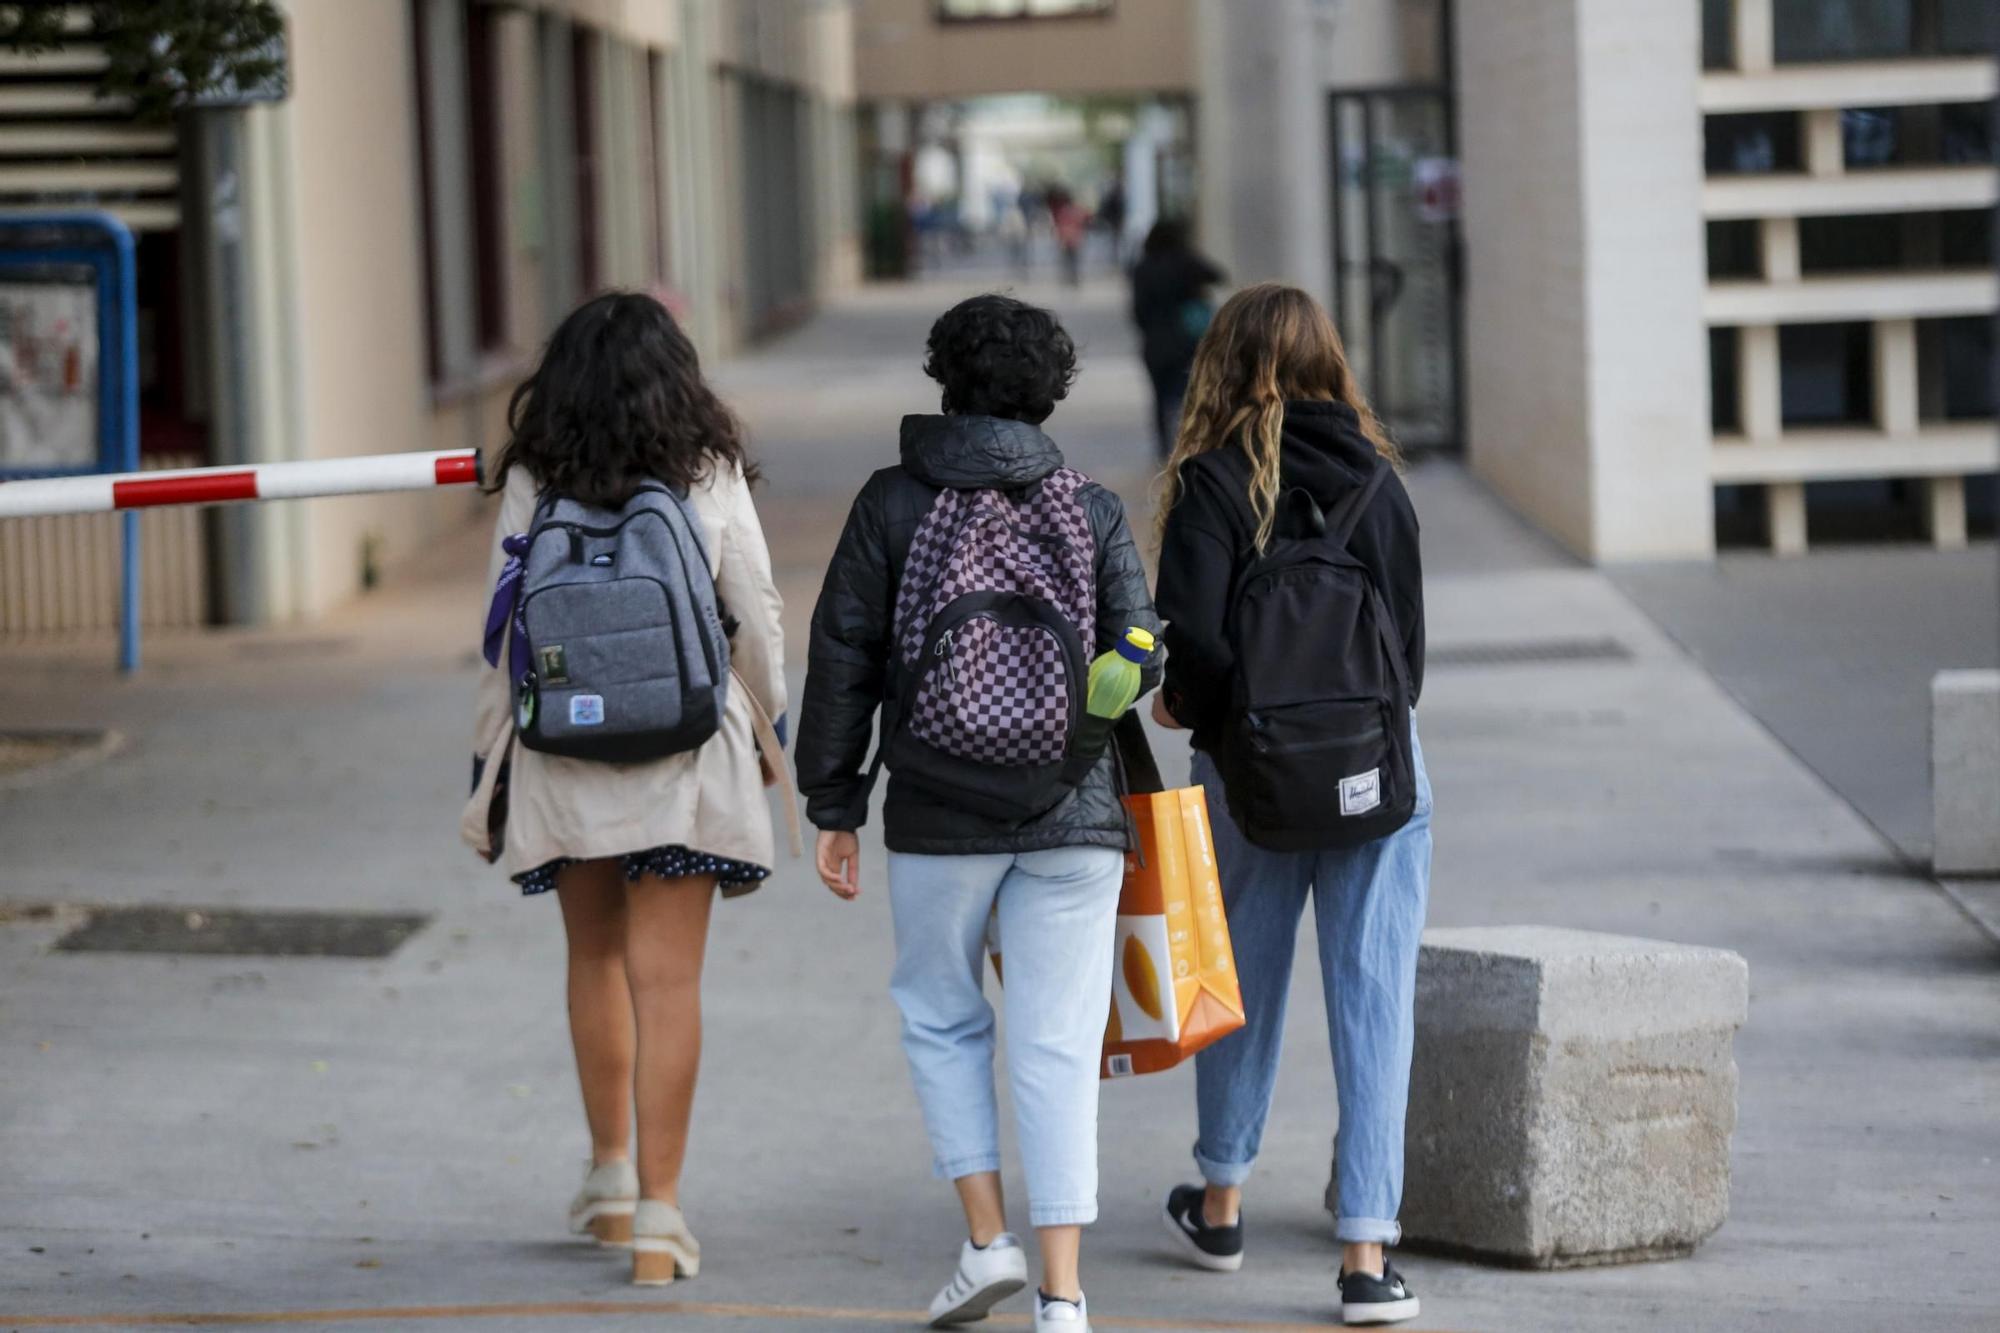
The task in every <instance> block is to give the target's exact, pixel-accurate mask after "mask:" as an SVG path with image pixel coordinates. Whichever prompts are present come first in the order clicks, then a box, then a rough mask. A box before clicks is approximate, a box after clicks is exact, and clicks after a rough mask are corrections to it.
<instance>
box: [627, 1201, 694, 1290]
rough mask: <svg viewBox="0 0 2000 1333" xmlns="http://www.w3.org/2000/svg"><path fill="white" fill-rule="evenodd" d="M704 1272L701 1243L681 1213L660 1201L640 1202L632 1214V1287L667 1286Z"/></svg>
mask: <svg viewBox="0 0 2000 1333" xmlns="http://www.w3.org/2000/svg"><path fill="white" fill-rule="evenodd" d="M699 1272H701V1242H700V1241H698V1240H696V1239H695V1238H694V1233H693V1232H691V1231H689V1230H688V1226H687V1219H686V1218H684V1217H682V1216H681V1210H680V1209H678V1208H676V1207H674V1206H673V1205H672V1204H670V1203H665V1202H663V1201H661V1200H659V1199H641V1200H639V1206H638V1209H637V1210H636V1211H635V1212H634V1213H633V1215H632V1285H633V1286H635V1287H664V1286H666V1285H667V1284H668V1283H670V1282H672V1281H673V1280H674V1279H675V1278H676V1277H693V1276H695V1275H696V1274H697V1273H699Z"/></svg>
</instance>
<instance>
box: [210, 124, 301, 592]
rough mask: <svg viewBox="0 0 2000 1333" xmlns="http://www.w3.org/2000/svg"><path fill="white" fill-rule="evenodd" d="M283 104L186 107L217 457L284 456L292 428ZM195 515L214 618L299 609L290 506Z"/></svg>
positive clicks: (260, 459) (292, 249) (293, 337)
mask: <svg viewBox="0 0 2000 1333" xmlns="http://www.w3.org/2000/svg"><path fill="white" fill-rule="evenodd" d="M290 114H291V111H290V108H289V107H288V106H287V105H286V104H284V103H277V104H275V105H270V106H259V107H252V108H231V109H226V110H212V111H199V112H193V113H190V118H191V121H192V123H193V124H194V125H195V127H196V130H195V133H196V136H197V141H198V145H199V146H198V148H197V150H196V153H195V158H196V161H197V169H196V172H195V175H194V180H193V181H191V182H189V187H188V193H187V197H188V198H190V199H191V200H196V201H199V206H200V207H201V208H202V210H203V214H202V218H201V222H200V224H199V234H200V236H201V239H202V244H201V255H200V268H201V271H202V281H203V282H204V284H205V286H206V291H205V294H204V299H203V302H202V304H203V307H204V309H205V311H206V313H207V316H208V320H209V328H208V333H207V338H206V341H207V343H208V346H209V347H210V348H211V356H210V370H211V375H212V382H211V384H210V386H209V393H210V402H211V408H212V420H211V438H210V456H211V458H212V460H213V461H214V462H216V463H218V464H224V463H272V462H281V461H284V460H287V459H292V458H296V457H297V456H298V449H299V447H300V442H301V440H302V439H303V438H304V431H303V430H302V428H301V424H302V423H301V421H300V407H299V400H298V379H297V376H298V356H299V328H298V311H297V307H296V300H297V292H298V254H297V249H296V241H297V231H296V226H295V214H294V212H293V192H294V179H293V174H292V172H293V159H292V153H291V143H290V119H289V117H290ZM207 521H208V522H209V523H210V524H211V527H210V532H211V534H212V536H213V540H214V543H215V550H216V554H217V576H218V577H217V593H218V608H217V609H218V611H219V613H220V615H221V618H222V619H223V620H224V621H225V622H226V623H229V624H239V625H256V624H272V623H275V622H279V621H284V620H288V619H291V618H292V617H294V616H296V615H298V614H300V613H301V611H302V610H303V599H304V589H303V585H304V580H305V571H306V569H307V561H306V559H305V555H304V532H303V528H302V525H303V523H304V522H305V518H304V516H303V515H301V514H299V513H298V512H297V511H296V509H295V508H294V507H293V506H290V505H243V506H239V507H235V508H230V509H223V510H218V511H216V512H215V513H213V514H212V515H210V516H209V518H208V520H207Z"/></svg>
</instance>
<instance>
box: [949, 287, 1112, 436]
mask: <svg viewBox="0 0 2000 1333" xmlns="http://www.w3.org/2000/svg"><path fill="white" fill-rule="evenodd" d="M925 351H926V353H927V355H926V356H925V357H924V374H926V375H928V376H930V377H931V378H932V379H934V380H936V381H937V382H938V383H939V384H941V385H943V386H944V410H945V411H946V412H949V413H954V414H959V413H964V414H971V415H976V416H988V417H1008V418H1010V419H1012V420H1015V421H1026V422H1028V423H1030V424H1032V425H1040V424H1041V423H1042V422H1044V421H1046V420H1048V416H1049V413H1051V412H1053V411H1055V410H1056V404H1057V403H1058V402H1059V401H1061V400H1062V399H1063V398H1064V397H1066V396H1067V395H1068V393H1069V386H1070V385H1071V384H1073V383H1074V382H1075V381H1076V345H1075V344H1074V343H1072V342H1071V341H1070V338H1069V334H1068V333H1066V332H1064V331H1063V326H1062V325H1061V324H1059V323H1058V322H1057V321H1056V317H1055V316H1054V315H1051V314H1050V313H1049V312H1048V311H1046V310H1043V309H1041V308H1039V307H1037V306H1031V305H1029V304H1027V303H1026V302H1025V301H1016V300H1015V299H1014V298H1013V297H1011V296H995V295H987V296H975V297H973V298H972V299H970V300H967V301H960V302H959V303H958V304H957V305H955V306H953V307H952V308H951V309H949V310H947V311H945V312H944V313H943V314H942V315H940V316H938V321H937V323H935V324H933V325H931V336H930V340H929V342H927V343H926V344H925Z"/></svg>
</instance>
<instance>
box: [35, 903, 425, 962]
mask: <svg viewBox="0 0 2000 1333" xmlns="http://www.w3.org/2000/svg"><path fill="white" fill-rule="evenodd" d="M429 920H430V918H429V917H428V916H417V915H401V914H396V913H389V912H261V911H243V910H239V909H236V908H217V909H210V908H189V907H100V908H93V909H92V910H91V913H90V919H89V920H88V921H86V922H84V923H83V924H82V925H80V926H78V927H77V928H76V929H75V930H72V931H71V932H69V934H67V935H65V936H63V937H62V938H61V939H59V940H57V941H56V946H55V947H56V948H57V949H60V950H61V951H63V952H64V953H177V954H235V955H251V956H257V957H264V958H387V957H388V956H389V955H390V954H392V953H394V952H395V951H396V949H397V947H398V946H400V945H401V944H402V942H403V941H404V940H406V939H408V938H410V936H412V935H414V934H415V933H416V932H417V931H418V930H420V929H422V928H423V926H424V924H425V923H426V922H428V921H429Z"/></svg>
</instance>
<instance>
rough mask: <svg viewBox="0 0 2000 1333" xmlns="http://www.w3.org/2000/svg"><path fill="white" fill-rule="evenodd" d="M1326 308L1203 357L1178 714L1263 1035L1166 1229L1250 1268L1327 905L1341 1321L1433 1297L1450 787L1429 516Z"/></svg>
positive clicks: (1203, 1074) (1228, 1082) (1173, 670)
mask: <svg viewBox="0 0 2000 1333" xmlns="http://www.w3.org/2000/svg"><path fill="white" fill-rule="evenodd" d="M1395 462H1396V451H1395V449H1394V447H1393V446H1392V445H1391V444H1390V442H1389V441H1388V439H1387V437H1386V436H1385V435H1384V434H1383V432H1382V428H1381V425H1380V424H1379V423H1378V422H1377V421H1376V419H1375V414H1374V412H1373V411H1372V410H1371V409H1370V408H1369V406H1368V403H1367V401H1366V399H1365V398H1364V397H1363V396H1362V394H1361V391H1360V389H1359V387H1358V386H1357V385H1356V384H1355V380H1354V374H1353V372H1352V370H1350V369H1349V367H1348V364H1347V359H1346V356H1345V354H1344V352H1343V350H1342V348H1341V344H1340V338H1339V335H1338V334H1337V333H1336V332H1335V330H1334V327H1333V322H1332V321H1331V320H1329V319H1328V318H1327V316H1326V312H1325V311H1324V310H1322V309H1321V308H1320V307H1319V305H1318V304H1317V303H1316V302H1315V301H1314V300H1313V299H1312V298H1311V297H1310V296H1308V295H1306V294H1305V293H1304V292H1302V291H1299V290H1298V289H1297V288H1294V287H1281V286H1277V285H1275V284H1264V285H1260V286H1257V287H1252V288H1249V289H1247V290H1245V291H1243V292H1239V293H1238V294H1237V295H1236V296H1235V297H1233V298H1232V299H1231V300H1230V301H1229V302H1228V304H1226V305H1224V306H1223V307H1222V309H1221V311H1220V312H1219V313H1218V314H1217V315H1216V318H1215V327H1214V328H1213V329H1211V330H1210V331H1209V335H1208V337H1207V339H1206V340H1205V341H1204V342H1203V343H1202V348H1201V352H1200V354H1199V355H1198V356H1197V357H1196V359H1195V365H1194V376H1193V381H1192V385H1191V387H1190V390H1189V393H1188V401H1187V415H1186V419H1185V420H1184V421H1183V423H1182V425H1181V433H1180V441H1179V444H1178V445H1177V446H1176V447H1175V449H1174V455H1173V459H1172V462H1171V463H1170V465H1169V467H1168V471H1167V494H1166V504H1165V505H1164V506H1163V514H1164V517H1163V519H1162V537H1161V548H1160V581H1159V609H1160V614H1161V615H1162V616H1164V617H1165V618H1166V619H1167V621H1168V623H1169V629H1168V631H1167V649H1168V659H1167V679H1166V686H1165V688H1164V689H1163V690H1162V691H1161V693H1160V695H1159V696H1158V698H1157V700H1156V706H1155V716H1156V718H1157V719H1158V720H1159V721H1160V722H1161V723H1162V724H1164V725H1166V726H1169V727H1186V728H1188V729H1190V730H1192V731H1193V733H1194V737H1193V739H1194V750H1195V761H1194V781H1195V782H1197V783H1200V784H1201V785H1202V786H1204V787H1206V788H1207V790H1208V798H1209V809H1210V813H1211V817H1212V820H1213V823H1214V828H1215V852H1216V863H1217V868H1218V870H1219V871H1220V874H1221V879H1222V895H1223V901H1224V904H1225V906H1226V909H1227V912H1228V917H1229V936H1230V941H1231V944H1232V946H1233V947H1234V949H1235V954H1236V970H1237V975H1238V979H1239V981H1240V983H1241V985H1242V988H1243V1003H1244V1011H1245V1015H1246V1018H1247V1020H1248V1021H1247V1023H1246V1025H1245V1027H1244V1028H1243V1029H1242V1030H1241V1031H1239V1032H1237V1033H1234V1034H1232V1035H1231V1036H1228V1037H1225V1038H1223V1039H1222V1040H1221V1041H1219V1042H1217V1043H1215V1044H1214V1045H1213V1046H1210V1047H1209V1048H1208V1049H1207V1050H1205V1051H1203V1052H1202V1053H1201V1054H1200V1055H1198V1056H1196V1057H1195V1101H1196V1106H1197V1110H1198V1113H1199V1121H1200V1134H1199V1137H1198V1138H1197V1139H1196V1140H1195V1146H1194V1157H1195V1162H1196V1164H1197V1165H1198V1166H1199V1167H1200V1169H1201V1176H1202V1180H1203V1182H1204V1183H1203V1184H1200V1185H1183V1186H1180V1187H1179V1188H1177V1189H1175V1190H1173V1191H1172V1192H1171V1193H1170V1194H1169V1196H1168V1200H1167V1206H1166V1222H1167V1229H1168V1231H1169V1232H1170V1233H1171V1234H1172V1235H1173V1237H1174V1239H1175V1243H1176V1246H1177V1248H1178V1249H1179V1250H1180V1251H1181V1253H1182V1255H1183V1257H1185V1258H1186V1259H1187V1260H1189V1261H1190V1262H1191V1263H1193V1264H1195V1265H1196V1266H1198V1267H1201V1268H1205V1269H1222V1270H1233V1269H1235V1268H1238V1267H1240V1266H1241V1264H1242V1262H1243V1222H1242V1216H1241V1213H1240V1206H1241V1200H1242V1192H1243V1185H1244V1182H1245V1181H1246V1180H1248V1179H1249V1176H1250V1171H1251V1166H1252V1164H1253V1163H1254V1162H1255V1161H1256V1158H1257V1151H1258V1147H1259V1145H1260V1142H1261V1140H1262V1137H1263V1132H1264V1121H1265V1119H1266V1117H1267V1116H1268V1115H1269V1113H1270V1109H1271V1087H1272V1082H1273V1079H1274V1077H1275V1076H1276V1074H1277V1069H1278V1055H1279V1048H1280V1042H1281V1040H1282V1037H1283V1032H1284V1024H1285V999H1286V996H1287V994H1288V993H1289V992H1290V990H1291V972H1292V957H1293V953H1294V943H1295V941H1296V938H1297V934H1298V928H1299V918H1300V915H1301V913H1303V911H1304V910H1305V905H1306V901H1307V899H1308V898H1310V899H1311V900H1312V903H1313V923H1314V926H1315V927H1316V929H1317V930H1318V933H1319V963H1320V974H1321V980H1322V982H1323V983H1324V989H1325V992H1326V1008H1327V1026H1328V1028H1329V1030H1330V1035H1331V1038H1332V1045H1333V1063H1334V1084H1335V1087H1336V1090H1337V1091H1338V1094H1339V1100H1340V1128H1339V1138H1338V1151H1337V1171H1338V1181H1337V1187H1336V1194H1337V1198H1338V1204H1339V1208H1338V1213H1337V1216H1336V1220H1335V1229H1334V1234H1335V1235H1336V1236H1337V1237H1338V1238H1339V1240H1340V1242H1341V1246H1342V1250H1341V1275H1340V1294H1341V1310H1342V1317H1343V1319H1344V1320H1345V1322H1347V1323H1350V1324H1381V1323H1395V1322H1400V1321H1402V1320H1405V1319H1412V1318H1415V1317H1416V1314H1417V1298H1416V1297H1415V1296H1413V1295H1411V1294H1410V1291H1409V1288H1408V1287H1407V1286H1406V1285H1405V1284H1404V1282H1403V1280H1402V1278H1401V1276H1400V1275H1399V1274H1397V1272H1396V1270H1395V1269H1394V1267H1392V1266H1391V1265H1390V1264H1389V1263H1388V1261H1387V1259H1386V1258H1385V1256H1384V1255H1383V1252H1382V1251H1383V1247H1384V1246H1385V1245H1393V1244H1394V1243H1395V1242H1396V1241H1397V1239H1398V1238H1399V1237H1400V1236H1401V1234H1402V1232H1401V1227H1400V1226H1399V1225H1398V1223H1397V1220H1396V1215H1397V1212H1398V1210H1399V1208H1400V1206H1401V1203H1402V1194H1403V1121H1404V1113H1405V1110H1406V1108H1407V1106H1408V1101H1409V1090H1410V1058H1411V1050H1412V1044H1413V1041H1414V1033H1415V1023H1414V1008H1415V985H1416V971H1417V941H1418V936H1419V935H1420V934H1421V933H1422V931H1423V925H1424V910H1425V905H1426V902H1427V900H1428V898H1429V893H1430V862H1431V830H1430V821H1431V791H1430V780H1429V778H1428V777H1427V776H1426V774H1425V771H1424V762H1423V751H1422V749H1421V748H1420V747H1419V746H1418V744H1417V738H1416V726H1415V721H1414V716H1415V715H1414V712H1413V711H1412V710H1413V707H1414V704H1415V702H1416V699H1417V695H1418V693H1419V692H1420V691H1421V690H1422V688H1423V677H1424V594H1423V574H1422V566H1421V557H1420V553H1419V550H1418V541H1417V518H1416V514H1415V512H1414V511H1413V510H1412V509H1411V507H1410V499H1409V496H1408V494H1407V493H1405V491H1404V490H1403V486H1402V482H1401V481H1400V480H1399V478H1398V477H1397V475H1396V468H1395V467H1394V463H1395Z"/></svg>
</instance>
